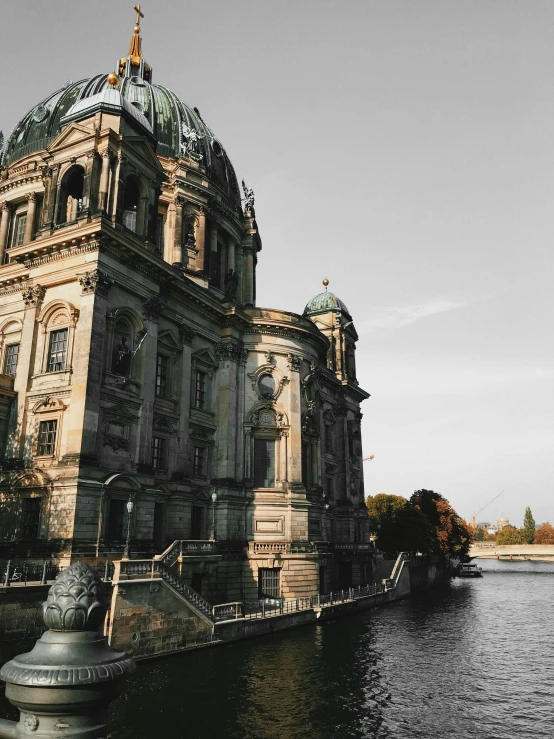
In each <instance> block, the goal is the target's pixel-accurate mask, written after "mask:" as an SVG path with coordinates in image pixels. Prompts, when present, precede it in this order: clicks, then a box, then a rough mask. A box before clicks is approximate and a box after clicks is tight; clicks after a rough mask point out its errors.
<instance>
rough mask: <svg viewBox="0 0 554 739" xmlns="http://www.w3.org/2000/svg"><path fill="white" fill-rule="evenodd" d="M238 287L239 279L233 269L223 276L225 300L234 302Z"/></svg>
mask: <svg viewBox="0 0 554 739" xmlns="http://www.w3.org/2000/svg"><path fill="white" fill-rule="evenodd" d="M238 286H239V278H238V275H237V273H236V272H235V270H234V269H230V270H229V271H228V272H227V274H226V275H225V300H234V299H235V296H236V294H237V288H238Z"/></svg>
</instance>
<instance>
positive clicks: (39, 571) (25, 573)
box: [0, 559, 115, 587]
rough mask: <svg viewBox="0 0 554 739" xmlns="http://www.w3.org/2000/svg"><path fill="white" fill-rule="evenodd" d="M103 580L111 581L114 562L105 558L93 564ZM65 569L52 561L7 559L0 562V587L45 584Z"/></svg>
mask: <svg viewBox="0 0 554 739" xmlns="http://www.w3.org/2000/svg"><path fill="white" fill-rule="evenodd" d="M94 566H95V567H96V568H97V570H98V572H99V573H100V574H101V576H102V579H103V580H104V581H105V582H111V580H112V578H113V574H114V569H115V566H114V563H113V562H111V561H109V560H106V561H105V562H103V563H101V564H98V563H97V564H95V565H94ZM64 569H66V568H65V567H63V566H60V565H58V564H56V563H54V562H43V563H42V564H41V563H40V562H27V561H26V560H17V559H15V560H7V561H3V562H0V587H1V586H4V587H9V586H10V585H31V584H32V585H37V584H40V585H47V584H48V583H49V582H52V581H53V580H55V579H56V577H57V576H58V575H59V574H60V572H63V570H64Z"/></svg>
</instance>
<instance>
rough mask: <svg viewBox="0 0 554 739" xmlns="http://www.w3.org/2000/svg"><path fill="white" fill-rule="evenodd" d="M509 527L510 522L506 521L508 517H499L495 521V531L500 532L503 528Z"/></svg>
mask: <svg viewBox="0 0 554 739" xmlns="http://www.w3.org/2000/svg"><path fill="white" fill-rule="evenodd" d="M509 525H510V521H509V519H508V516H499V518H498V519H497V521H496V530H497V531H502V529H503V528H504V527H505V526H509Z"/></svg>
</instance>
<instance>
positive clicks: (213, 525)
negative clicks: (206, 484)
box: [210, 490, 217, 541]
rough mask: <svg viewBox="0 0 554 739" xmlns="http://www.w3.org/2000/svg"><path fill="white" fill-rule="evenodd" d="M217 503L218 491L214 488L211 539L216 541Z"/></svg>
mask: <svg viewBox="0 0 554 739" xmlns="http://www.w3.org/2000/svg"><path fill="white" fill-rule="evenodd" d="M216 503H217V493H216V491H215V490H214V491H213V493H212V533H211V535H210V540H211V541H215V534H216V531H215V504H216Z"/></svg>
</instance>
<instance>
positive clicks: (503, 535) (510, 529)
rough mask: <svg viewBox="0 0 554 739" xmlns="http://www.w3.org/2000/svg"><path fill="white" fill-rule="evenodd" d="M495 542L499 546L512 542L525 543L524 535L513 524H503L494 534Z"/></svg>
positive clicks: (508, 544)
mask: <svg viewBox="0 0 554 739" xmlns="http://www.w3.org/2000/svg"><path fill="white" fill-rule="evenodd" d="M496 543H497V544H498V545H500V546H502V545H507V546H510V545H512V544H525V541H524V537H523V536H522V534H521V533H520V532H519V531H518V530H517V529H516V527H515V526H504V527H503V528H502V529H501V530H500V531H499V532H498V533H497V534H496Z"/></svg>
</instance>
